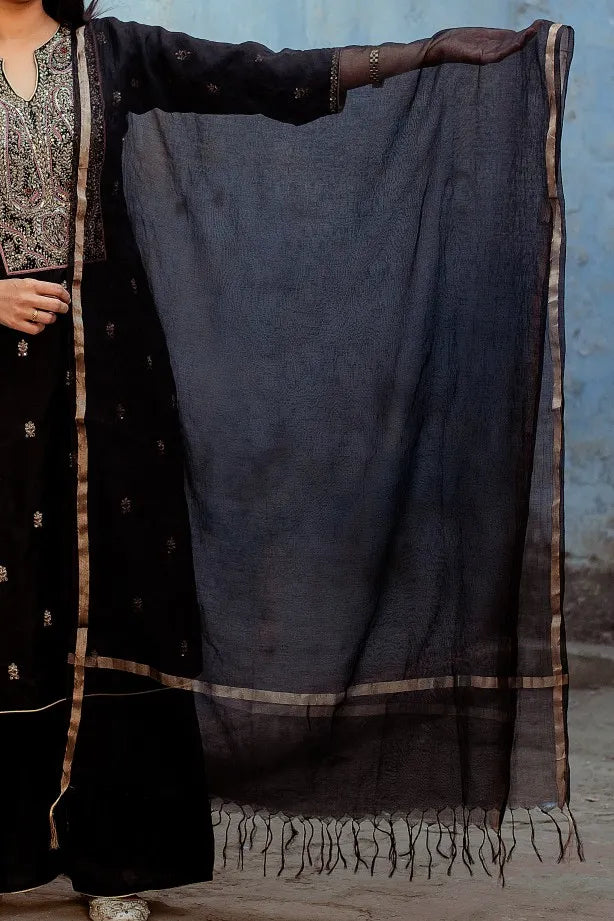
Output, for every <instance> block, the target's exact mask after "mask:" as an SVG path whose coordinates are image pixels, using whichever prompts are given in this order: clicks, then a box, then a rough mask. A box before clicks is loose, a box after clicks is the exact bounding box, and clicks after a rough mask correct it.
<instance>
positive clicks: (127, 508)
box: [120, 498, 132, 515]
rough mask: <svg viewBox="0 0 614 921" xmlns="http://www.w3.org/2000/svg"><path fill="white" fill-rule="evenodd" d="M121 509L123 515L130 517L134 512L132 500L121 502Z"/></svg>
mask: <svg viewBox="0 0 614 921" xmlns="http://www.w3.org/2000/svg"><path fill="white" fill-rule="evenodd" d="M120 508H121V510H122V515H129V514H130V512H131V511H132V502H131V501H130V499H128V498H125V499H122V501H121V502H120Z"/></svg>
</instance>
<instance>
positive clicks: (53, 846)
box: [49, 793, 62, 851]
mask: <svg viewBox="0 0 614 921" xmlns="http://www.w3.org/2000/svg"><path fill="white" fill-rule="evenodd" d="M61 798H62V794H61V793H60V795H59V796H58V798H57V799H56V801H55V803H54V804H53V806H52V807H51V809H50V810H49V832H50V840H49V850H51V851H59V849H60V839H59V838H58V827H57V823H56V821H55V807H56V806H57V804H58V803H59V802H60V800H61Z"/></svg>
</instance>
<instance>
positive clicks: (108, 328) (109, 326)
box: [105, 322, 115, 339]
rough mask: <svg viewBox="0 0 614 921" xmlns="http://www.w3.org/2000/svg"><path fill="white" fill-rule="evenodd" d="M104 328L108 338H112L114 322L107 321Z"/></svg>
mask: <svg viewBox="0 0 614 921" xmlns="http://www.w3.org/2000/svg"><path fill="white" fill-rule="evenodd" d="M105 329H106V333H107V336H108V337H109V339H114V338H115V323H111V322H109V323H107V325H106V327H105Z"/></svg>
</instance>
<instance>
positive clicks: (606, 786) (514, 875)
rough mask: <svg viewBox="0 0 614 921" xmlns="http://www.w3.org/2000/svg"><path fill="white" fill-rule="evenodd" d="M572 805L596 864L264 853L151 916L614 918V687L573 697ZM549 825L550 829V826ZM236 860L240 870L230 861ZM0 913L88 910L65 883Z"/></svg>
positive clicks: (13, 900) (157, 897) (222, 920)
mask: <svg viewBox="0 0 614 921" xmlns="http://www.w3.org/2000/svg"><path fill="white" fill-rule="evenodd" d="M570 735H571V744H572V750H573V757H572V770H573V790H574V802H573V807H574V811H575V814H576V817H577V819H578V822H579V825H580V828H581V832H582V835H583V839H584V845H585V850H586V856H587V861H586V863H583V864H582V863H580V862H579V861H578V860H577V858H575V857H574V859H573V860H572V861H571V862H569V863H565V864H563V865H558V866H557V865H556V863H554V862H553V861H550V860H549V861H548V862H544V864H540V863H539V862H538V861H537V859H536V858H535V856H534V855H532V853H530V852H529V851H528V850H527V848H522V849H520V850H519V852H517V854H516V855H515V857H514V860H513V862H512V864H511V865H510V866H509V868H508V870H507V873H506V886H505V888H504V889H501V888H500V887H499V886H497V884H496V882H494V881H491V880H489V879H488V878H487V877H483V876H482V875H480V874H476V876H475V877H474V879H469V878H468V877H467V874H466V872H465V871H464V869H463V867H462V865H460V866H457V867H456V868H455V871H454V876H453V878H452V879H449V878H448V877H447V876H446V874H445V868H441V867H440V868H439V869H438V871H436V873H435V875H434V878H433V879H432V880H431V881H430V882H427V881H426V880H425V878H424V877H425V870H424V868H420V869H419V870H418V874H417V879H414V881H413V882H411V883H410V882H409V878H408V876H407V875H406V874H404V873H403V872H400V873H398V874H396V875H395V876H394V877H392V879H388V877H387V875H386V871H385V869H384V868H382V870H381V871H380V872H379V873H378V872H377V871H376V875H375V877H373V878H372V877H371V876H370V875H369V874H367V873H366V872H362V873H360V874H358V875H357V876H355V875H354V874H353V873H352V872H350V871H343V870H341V871H340V872H337V871H335V873H333V874H332V875H330V876H326V875H322V876H319V875H312V876H308V875H306V876H303V877H301V878H299V879H294V878H282V879H277V878H275V877H274V876H273V877H267V878H266V879H263V877H262V872H261V866H260V864H259V863H258V861H257V860H256V861H255V862H253V863H251V862H250V861H249V860H247V861H246V869H245V870H244V871H243V872H240V871H237V870H236V869H234V865H235V861H233V860H231V861H230V863H229V868H228V869H227V870H225V871H220V872H218V873H217V875H216V878H215V881H214V882H213V883H209V884H207V885H204V886H193V887H188V888H185V889H182V890H173V891H168V892H157V893H152V894H151V903H152V908H153V913H152V921H177V919H179V918H186V919H187V918H190V919H195V921H410V919H414V918H415V919H417V921H549V919H552V921H554V919H556V921H612V918H614V689H613V688H608V689H602V690H594V691H591V690H582V691H575V692H574V693H573V694H572V703H571V707H570ZM542 831H543V830H542ZM231 867H232V868H231ZM0 917H2V918H7V919H11V921H13V919H15V921H51V919H53V921H78V919H81V921H84V919H86V918H87V911H86V908H85V906H84V905H83V904H82V903H79V901H77V900H76V899H75V897H74V894H73V893H72V890H71V888H70V886H69V885H68V884H67V883H66V882H65V881H61V880H60V881H57V882H55V883H54V884H52V885H50V886H47V887H45V888H43V889H38V890H36V891H35V892H31V893H27V894H24V895H19V896H11V897H5V898H4V899H3V900H2V901H1V902H0Z"/></svg>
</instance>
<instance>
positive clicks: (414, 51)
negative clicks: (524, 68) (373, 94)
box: [340, 19, 542, 91]
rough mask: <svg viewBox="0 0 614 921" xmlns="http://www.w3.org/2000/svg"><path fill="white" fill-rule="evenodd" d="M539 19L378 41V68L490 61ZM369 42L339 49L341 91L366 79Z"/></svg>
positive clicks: (385, 73) (520, 41)
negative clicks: (523, 25) (517, 28)
mask: <svg viewBox="0 0 614 921" xmlns="http://www.w3.org/2000/svg"><path fill="white" fill-rule="evenodd" d="M541 23H542V20H540V19H538V20H536V21H535V22H534V23H533V24H532V25H530V26H529V27H528V29H523V30H522V31H521V32H512V31H511V30H509V29H480V28H473V27H471V28H466V29H445V30H444V31H443V32H438V33H437V34H436V35H433V37H432V38H423V39H421V40H420V41H417V42H411V43H410V44H409V45H401V44H398V43H395V42H385V43H384V44H383V45H379V46H378V47H379V72H380V75H381V76H382V77H384V78H386V77H395V76H398V75H399V74H405V73H407V72H408V71H410V70H418V69H419V68H420V67H437V66H439V65H440V64H494V63H495V62H496V61H502V60H503V59H504V58H507V57H509V55H510V54H514V53H515V52H516V51H520V50H521V48H523V47H524V46H525V45H526V43H527V42H528V41H530V40H531V39H532V38H534V37H535V35H537V32H538V31H539V27H540V25H541ZM372 47H373V46H369V45H361V46H359V45H349V46H348V47H346V48H342V50H341V70H340V87H341V90H342V91H345V90H348V89H352V88H353V87H355V86H365V84H367V83H369V82H370V81H369V52H370V51H371V48H372Z"/></svg>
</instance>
